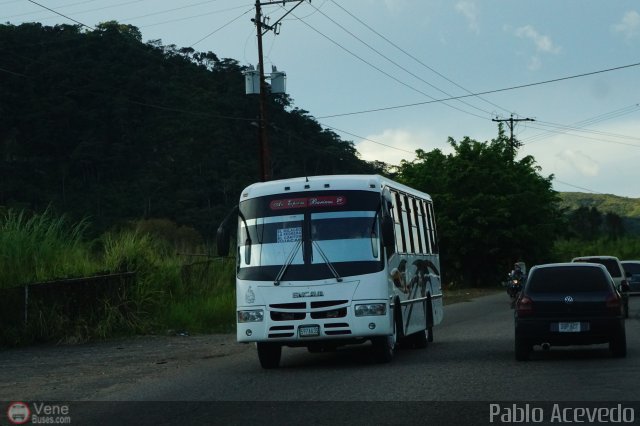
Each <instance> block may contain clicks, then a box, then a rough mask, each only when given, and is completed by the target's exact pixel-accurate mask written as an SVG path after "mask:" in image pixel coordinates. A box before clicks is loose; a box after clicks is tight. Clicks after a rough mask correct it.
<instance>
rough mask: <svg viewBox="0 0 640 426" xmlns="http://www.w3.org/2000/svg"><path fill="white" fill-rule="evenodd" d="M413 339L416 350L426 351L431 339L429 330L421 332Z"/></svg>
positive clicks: (414, 335)
mask: <svg viewBox="0 0 640 426" xmlns="http://www.w3.org/2000/svg"><path fill="white" fill-rule="evenodd" d="M411 337H412V340H413V342H412V343H413V347H414V348H416V349H424V348H426V347H427V342H428V341H429V338H428V337H427V330H420V331H418V332H417V333H415V334H413V335H412V336H411Z"/></svg>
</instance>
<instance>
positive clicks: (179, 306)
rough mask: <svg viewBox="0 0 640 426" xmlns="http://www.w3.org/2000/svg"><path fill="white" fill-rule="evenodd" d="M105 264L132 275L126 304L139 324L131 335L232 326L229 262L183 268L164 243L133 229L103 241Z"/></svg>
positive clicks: (209, 329) (233, 304) (230, 266)
mask: <svg viewBox="0 0 640 426" xmlns="http://www.w3.org/2000/svg"><path fill="white" fill-rule="evenodd" d="M104 258H105V265H106V267H107V268H108V269H110V270H118V271H122V272H124V271H135V272H136V273H137V277H138V278H137V280H136V286H135V288H134V289H133V290H132V292H131V297H130V298H129V300H130V301H131V303H132V304H133V305H134V310H135V311H136V312H139V313H140V318H144V320H142V321H132V323H133V324H135V328H136V329H137V330H139V331H140V330H142V331H149V330H156V331H158V330H161V331H172V330H173V331H175V330H189V331H192V332H208V331H220V330H228V329H229V328H230V327H231V326H232V325H233V324H234V323H235V317H234V315H235V285H234V271H235V269H234V263H233V262H229V261H221V260H215V261H212V260H207V261H204V262H196V263H193V264H185V262H184V260H183V259H182V258H181V257H180V256H178V255H177V254H176V253H175V251H174V248H173V246H172V245H171V244H169V243H168V241H165V240H163V239H162V238H158V237H157V236H156V235H151V234H148V233H145V232H143V231H141V230H139V228H138V229H135V230H133V231H131V230H129V231H122V232H119V233H116V234H107V235H106V236H105V237H104Z"/></svg>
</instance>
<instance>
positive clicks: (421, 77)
mask: <svg viewBox="0 0 640 426" xmlns="http://www.w3.org/2000/svg"><path fill="white" fill-rule="evenodd" d="M36 3H39V4H36ZM262 3H269V2H268V1H263V2H262ZM298 3H299V2H298V1H290V2H287V3H286V4H284V5H283V4H282V2H279V3H278V4H272V5H266V4H265V5H263V6H262V12H263V15H264V16H265V17H268V18H269V19H270V20H269V23H270V24H274V23H275V22H276V21H279V20H280V19H281V18H282V20H281V21H280V26H279V31H278V34H274V33H273V32H268V33H266V34H265V35H264V37H263V45H264V63H265V67H266V71H267V72H270V71H271V70H272V66H276V67H277V69H278V70H279V71H284V72H285V73H286V75H287V86H286V87H287V93H288V94H289V96H290V97H291V98H292V99H293V103H294V106H295V107H297V108H300V109H303V110H306V111H308V112H309V114H310V115H311V116H313V117H315V118H316V119H317V120H318V122H319V123H320V124H321V125H322V126H324V127H325V128H329V129H331V130H333V131H334V132H336V133H337V134H338V135H340V137H341V138H342V139H344V140H348V141H352V142H353V143H354V145H355V147H356V148H357V150H358V152H359V153H360V155H361V158H362V159H364V160H370V161H371V160H379V161H384V162H386V163H389V164H394V165H397V164H400V162H401V161H402V160H405V161H413V160H415V150H416V149H422V150H424V151H427V152H428V151H431V150H433V149H440V150H442V151H443V152H445V153H449V152H452V149H451V147H450V145H449V143H448V139H449V138H453V139H454V140H456V141H460V140H462V139H463V138H464V137H469V138H471V139H474V140H477V141H481V142H484V141H490V140H491V139H492V138H495V137H496V136H497V133H498V127H497V126H498V123H497V122H496V121H494V120H496V119H498V120H504V119H510V118H511V117H513V118H514V119H515V120H525V119H531V120H535V121H515V122H514V128H513V131H514V135H515V137H516V138H517V139H518V140H519V141H520V142H521V143H522V144H523V145H522V147H521V148H520V150H519V152H518V158H522V157H523V156H526V155H532V156H534V157H535V159H536V161H537V164H538V165H539V166H540V168H541V170H540V173H541V174H542V175H544V176H549V175H552V174H553V175H554V189H556V190H558V191H563V192H565V191H572V192H588V193H604V194H615V195H619V196H624V197H633V198H640V2H638V1H637V0H616V1H605V0H598V1H596V0H520V1H513V0H460V1H458V0H349V1H345V0H312V1H311V2H309V1H302V2H301V3H300V4H298ZM296 5H297V6H296ZM294 6H295V9H293V10H292V8H293V7H294ZM46 8H49V9H51V10H47V9H46ZM54 12H55V13H54ZM287 12H289V13H287ZM285 14H286V16H284V15H285ZM61 15H64V17H63V16H61ZM283 16H284V17H283ZM254 17H255V1H251V0H208V1H203V0H181V1H175V0H174V1H166V0H134V1H131V0H129V1H127V0H84V1H82V0H75V1H74V0H38V1H37V2H34V1H30V0H0V22H3V23H7V22H9V23H11V24H14V25H18V24H20V23H23V22H40V23H42V24H43V25H56V24H62V23H66V24H74V23H82V24H84V25H87V26H89V27H93V26H95V25H96V24H98V23H99V22H104V21H109V20H116V21H118V22H120V23H123V24H130V25H135V26H136V27H138V28H139V29H140V30H141V32H142V36H143V41H149V40H158V39H159V40H161V41H162V43H163V44H164V45H176V46H177V47H188V46H190V47H193V48H194V49H195V50H198V51H211V52H213V53H215V54H216V55H217V56H218V57H220V58H231V59H235V60H237V61H238V62H239V64H240V65H243V66H248V65H253V66H256V64H257V62H258V49H257V37H256V28H255V25H254V24H253V22H252V21H251V19H252V18H254ZM74 21H75V22H74ZM1 63H2V59H1V58H0V64H1ZM0 67H1V65H0ZM238 90H240V91H244V87H239V88H238ZM505 129H506V131H507V133H509V128H508V127H505Z"/></svg>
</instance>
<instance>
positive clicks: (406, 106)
mask: <svg viewBox="0 0 640 426" xmlns="http://www.w3.org/2000/svg"><path fill="white" fill-rule="evenodd" d="M638 65H640V62H637V63H634V64H629V65H622V66H619V67H613V68H607V69H604V70H598V71H591V72H587V73H582V74H576V75H571V76H568V77H560V78H554V79H551V80H544V81H539V82H536V83H527V84H521V85H518V86H511V87H505V88H503V89H494V90H486V91H484V92H477V93H472V94H469V95H461V96H455V97H450V98H443V99H435V100H433V101H424V102H414V103H410V104H403V105H395V106H389V107H382V108H374V109H367V110H362V111H354V112H345V113H341V114H332V115H324V116H321V117H318V118H321V119H322V118H334V117H345V116H348V115H358V114H368V113H371V112H380V111H389V110H393V109H400V108H409V107H414V106H420V105H427V104H433V103H437V102H444V101H450V100H454V99H462V98H468V97H471V96H478V95H487V94H490V93H500V92H506V91H509V90H516V89H524V88H527V87H534V86H540V85H543V84H550V83H557V82H559V81H565V80H571V79H575V78H581V77H587V76H591V75H596V74H602V73H605V72H610V71H618V70H622V69H625V68H632V67H637V66H638Z"/></svg>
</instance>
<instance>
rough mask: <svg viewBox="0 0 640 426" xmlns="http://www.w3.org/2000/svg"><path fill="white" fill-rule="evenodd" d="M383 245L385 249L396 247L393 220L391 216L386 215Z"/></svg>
mask: <svg viewBox="0 0 640 426" xmlns="http://www.w3.org/2000/svg"><path fill="white" fill-rule="evenodd" d="M382 245H383V246H384V247H391V246H393V245H394V235H393V219H391V216H389V215H384V216H383V217H382Z"/></svg>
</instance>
